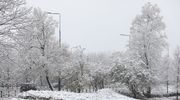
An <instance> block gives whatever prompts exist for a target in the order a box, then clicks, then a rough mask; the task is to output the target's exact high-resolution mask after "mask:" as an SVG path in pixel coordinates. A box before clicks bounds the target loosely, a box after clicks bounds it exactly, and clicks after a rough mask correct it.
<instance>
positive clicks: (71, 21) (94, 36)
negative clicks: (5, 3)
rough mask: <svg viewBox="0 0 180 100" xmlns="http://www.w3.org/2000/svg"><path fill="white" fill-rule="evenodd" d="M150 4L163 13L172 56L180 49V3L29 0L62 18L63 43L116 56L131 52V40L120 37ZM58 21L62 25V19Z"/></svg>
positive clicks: (173, 0) (174, 0) (178, 0)
mask: <svg viewBox="0 0 180 100" xmlns="http://www.w3.org/2000/svg"><path fill="white" fill-rule="evenodd" d="M148 1H149V2H152V3H153V4H157V5H158V6H159V8H160V9H161V15H162V16H163V17H164V19H163V21H164V22H165V24H166V34H167V36H168V43H169V44H170V52H171V53H172V51H173V50H174V48H176V46H177V45H180V11H179V10H180V0H27V3H28V5H30V6H34V7H39V8H41V9H42V10H45V11H51V12H59V13H61V14H62V42H64V43H67V44H69V45H70V47H74V46H77V45H81V46H82V47H84V48H86V52H112V51H121V50H125V48H127V47H126V45H127V43H128V37H123V36H120V34H121V33H123V34H126V33H127V34H128V33H129V28H130V26H131V22H132V20H133V19H134V18H135V16H136V15H137V14H140V13H141V8H142V6H144V4H146V3H147V2H148ZM54 18H55V19H56V20H57V21H58V17H54ZM57 33H58V31H57ZM56 36H57V38H58V34H57V35H56Z"/></svg>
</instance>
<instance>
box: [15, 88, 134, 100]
mask: <svg viewBox="0 0 180 100" xmlns="http://www.w3.org/2000/svg"><path fill="white" fill-rule="evenodd" d="M26 96H31V97H38V98H51V99H50V100H136V99H133V98H130V97H127V96H123V95H121V94H118V93H116V92H114V91H112V90H111V89H102V90H99V91H97V92H94V93H73V92H65V91H28V92H24V93H21V94H19V97H26ZM14 100H15V99H14Z"/></svg>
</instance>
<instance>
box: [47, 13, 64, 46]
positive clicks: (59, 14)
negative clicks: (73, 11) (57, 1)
mask: <svg viewBox="0 0 180 100" xmlns="http://www.w3.org/2000/svg"><path fill="white" fill-rule="evenodd" d="M46 13H47V14H53V15H58V16H59V46H60V47H61V13H55V12H46Z"/></svg>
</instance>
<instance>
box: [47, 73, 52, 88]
mask: <svg viewBox="0 0 180 100" xmlns="http://www.w3.org/2000/svg"><path fill="white" fill-rule="evenodd" d="M46 80H47V83H48V85H49V88H50V90H51V91H53V88H52V85H51V83H50V81H49V76H48V75H46Z"/></svg>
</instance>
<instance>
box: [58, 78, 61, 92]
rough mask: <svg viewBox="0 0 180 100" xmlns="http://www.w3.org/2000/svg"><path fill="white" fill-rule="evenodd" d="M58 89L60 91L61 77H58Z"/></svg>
mask: <svg viewBox="0 0 180 100" xmlns="http://www.w3.org/2000/svg"><path fill="white" fill-rule="evenodd" d="M58 91H61V78H60V77H59V78H58Z"/></svg>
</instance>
